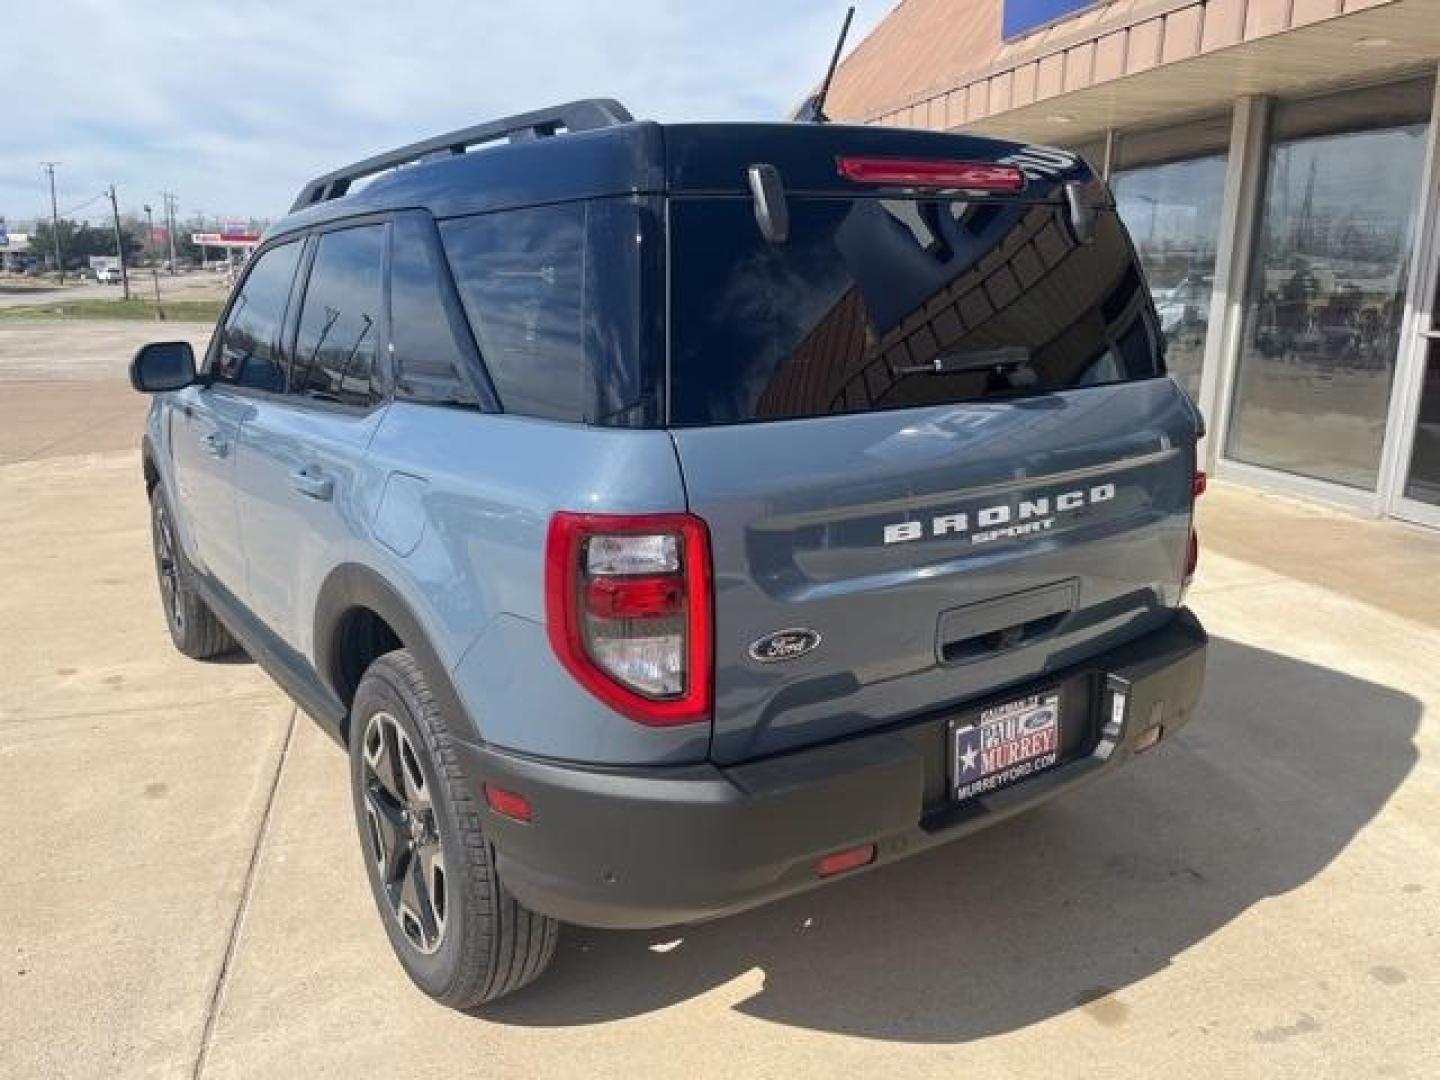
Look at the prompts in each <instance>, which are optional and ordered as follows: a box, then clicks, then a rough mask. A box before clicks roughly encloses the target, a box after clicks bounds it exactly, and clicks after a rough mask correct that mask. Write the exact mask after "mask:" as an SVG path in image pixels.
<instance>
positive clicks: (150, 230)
mask: <svg viewBox="0 0 1440 1080" xmlns="http://www.w3.org/2000/svg"><path fill="white" fill-rule="evenodd" d="M145 255H146V257H147V258H148V259H149V260H150V284H151V285H153V286H154V287H155V318H157V319H163V318H164V317H165V315H164V313H163V312H162V311H161V310H160V271H159V270H157V269H156V268H155V215H154V213H152V212H151V209H150V204H149V203H146V204H145Z"/></svg>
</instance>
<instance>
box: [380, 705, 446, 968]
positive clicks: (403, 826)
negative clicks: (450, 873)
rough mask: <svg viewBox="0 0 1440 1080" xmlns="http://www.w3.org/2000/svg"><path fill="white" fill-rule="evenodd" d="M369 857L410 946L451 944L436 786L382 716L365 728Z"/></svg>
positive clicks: (426, 949)
mask: <svg viewBox="0 0 1440 1080" xmlns="http://www.w3.org/2000/svg"><path fill="white" fill-rule="evenodd" d="M364 739H365V741H364V743H363V745H362V747H361V749H362V751H363V754H364V759H365V770H364V784H365V787H364V799H365V820H366V823H367V828H366V833H367V835H366V838H365V839H366V853H367V855H368V856H369V857H370V858H371V860H373V862H374V864H375V868H376V870H377V871H378V873H379V875H380V883H381V891H382V892H383V893H384V894H385V897H386V900H387V901H388V903H389V908H390V914H391V915H392V916H393V917H394V918H395V922H396V924H397V925H398V926H399V928H400V931H401V933H402V934H404V935H405V938H406V940H408V941H409V942H410V944H411V945H412V946H413V947H414V948H415V949H416V950H417V951H418V952H421V953H424V954H427V955H428V954H430V953H433V952H435V951H436V950H437V949H439V948H440V944H441V942H442V941H443V940H444V938H445V923H446V915H447V908H448V904H447V895H446V881H445V856H444V851H443V850H442V848H441V846H440V830H439V826H438V824H437V821H436V816H435V804H434V801H433V800H432V799H431V795H430V786H429V784H428V782H427V781H426V778H425V773H424V771H423V770H422V769H421V767H420V758H419V756H418V755H417V754H416V753H415V747H414V745H413V744H412V743H411V741H410V736H409V735H407V734H406V733H405V729H404V728H402V727H401V726H400V724H399V723H398V722H397V721H396V719H395V717H394V716H392V715H391V714H390V713H387V712H377V713H375V714H374V715H372V716H371V717H370V720H369V722H368V723H367V724H366V725H365V735H364Z"/></svg>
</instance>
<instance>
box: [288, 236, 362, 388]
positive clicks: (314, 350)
mask: <svg viewBox="0 0 1440 1080" xmlns="http://www.w3.org/2000/svg"><path fill="white" fill-rule="evenodd" d="M384 257H385V226H383V225H365V226H361V227H359V228H354V229H342V230H340V231H338V232H328V233H324V234H322V235H321V237H320V246H319V247H318V248H317V249H316V252H315V262H314V265H313V266H312V267H311V269H310V280H309V282H308V284H307V285H306V286H305V301H304V304H303V305H302V307H301V309H300V330H299V334H298V335H297V337H296V340H295V360H294V363H293V365H292V366H291V370H290V392H291V393H292V394H299V395H301V396H303V397H309V398H313V399H315V400H318V401H330V402H335V403H336V404H340V405H352V406H366V405H369V404H371V403H372V402H374V401H375V400H376V398H377V397H378V394H377V392H376V387H375V385H374V384H375V357H376V355H377V353H378V345H377V342H378V340H379V335H380V306H381V303H382V302H383V289H382V287H381V277H382V272H383V267H384Z"/></svg>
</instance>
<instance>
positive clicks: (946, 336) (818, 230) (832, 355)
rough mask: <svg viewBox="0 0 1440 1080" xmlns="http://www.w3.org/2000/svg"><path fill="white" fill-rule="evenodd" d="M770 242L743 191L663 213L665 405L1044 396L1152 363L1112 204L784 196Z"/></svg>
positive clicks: (712, 415)
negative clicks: (775, 239)
mask: <svg viewBox="0 0 1440 1080" xmlns="http://www.w3.org/2000/svg"><path fill="white" fill-rule="evenodd" d="M790 212H791V229H790V238H789V240H788V241H787V242H786V243H783V244H770V243H767V242H766V241H765V240H764V239H763V238H762V237H761V235H760V233H759V230H758V229H757V228H756V226H755V221H754V212H753V208H752V206H751V204H750V201H749V200H748V199H695V200H678V199H677V200H675V201H674V202H672V204H671V209H670V225H671V229H670V235H671V263H670V288H671V308H670V319H671V323H670V329H671V342H672V344H671V365H670V372H671V387H670V394H671V398H670V419H671V423H673V424H677V425H691V424H724V423H735V422H743V421H752V420H771V419H786V418H793V417H806V416H818V415H824V414H830V413H847V412H868V411H873V410H878V409H894V408H905V407H913V406H926V405H940V404H951V403H958V402H966V401H978V400H987V399H997V398H1009V397H1017V396H1025V395H1031V394H1037V393H1048V392H1053V391H1056V390H1064V389H1069V388H1075V387H1083V386H1092V385H1101V384H1105V383H1113V382H1119V381H1126V380H1130V379H1139V378H1148V377H1151V376H1154V375H1157V374H1159V373H1161V372H1162V371H1163V362H1162V359H1161V356H1160V343H1159V336H1158V334H1157V333H1156V331H1155V327H1154V319H1153V314H1152V309H1151V305H1150V301H1149V297H1148V294H1147V293H1146V291H1145V287H1144V284H1143V281H1142V278H1141V276H1140V273H1139V270H1138V268H1137V267H1136V265H1135V259H1134V256H1133V253H1132V251H1131V247H1130V243H1129V240H1128V238H1127V237H1126V235H1125V231H1124V227H1123V226H1122V225H1121V224H1120V222H1119V220H1118V218H1117V217H1116V216H1115V214H1114V212H1113V211H1103V212H1101V213H1100V215H1099V218H1098V220H1097V224H1096V232H1095V237H1094V240H1093V242H1091V243H1088V244H1082V243H1079V242H1078V241H1077V240H1076V239H1075V237H1074V235H1073V233H1072V232H1071V230H1070V229H1069V227H1068V224H1067V222H1066V219H1065V214H1064V211H1063V209H1062V208H1061V207H1059V206H1056V205H1051V204H1024V203H1018V202H1016V203H998V202H989V203H982V202H975V203H967V202H962V201H955V200H890V199H822V198H811V199H804V198H797V199H792V200H791V203H790Z"/></svg>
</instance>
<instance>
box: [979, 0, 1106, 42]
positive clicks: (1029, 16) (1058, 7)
mask: <svg viewBox="0 0 1440 1080" xmlns="http://www.w3.org/2000/svg"><path fill="white" fill-rule="evenodd" d="M1093 3H1095V0H1005V14H1004V17H1003V19H1002V21H1001V31H1000V32H1001V34H1002V35H1003V36H1004V37H1006V38H1013V37H1019V36H1020V35H1021V34H1026V33H1029V32H1030V31H1031V30H1034V29H1035V28H1036V27H1037V26H1044V25H1045V24H1046V23H1048V22H1054V21H1055V20H1056V19H1063V18H1064V17H1065V16H1066V15H1069V14H1072V13H1073V12H1076V11H1079V10H1080V9H1081V8H1086V7H1089V6H1090V5H1091V4H1093Z"/></svg>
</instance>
